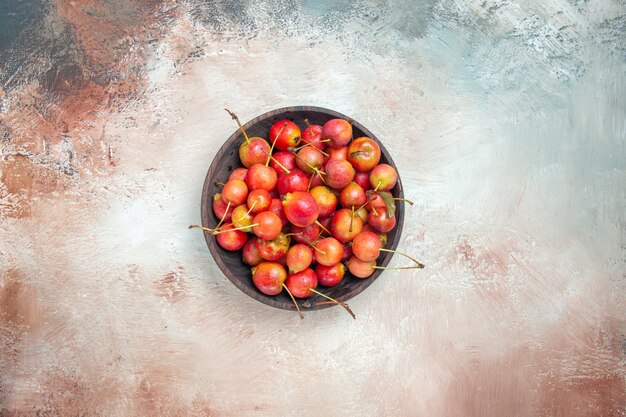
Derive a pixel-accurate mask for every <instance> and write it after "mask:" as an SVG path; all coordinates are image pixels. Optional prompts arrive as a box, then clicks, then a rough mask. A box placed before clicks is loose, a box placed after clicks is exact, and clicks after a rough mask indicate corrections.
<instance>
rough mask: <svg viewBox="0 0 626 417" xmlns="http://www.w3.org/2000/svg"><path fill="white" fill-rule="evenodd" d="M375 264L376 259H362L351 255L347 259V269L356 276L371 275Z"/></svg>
mask: <svg viewBox="0 0 626 417" xmlns="http://www.w3.org/2000/svg"><path fill="white" fill-rule="evenodd" d="M375 266H376V261H362V260H360V259H359V258H357V257H356V256H353V257H352V258H350V260H349V261H348V270H349V271H350V273H351V274H352V275H354V276H355V277H357V278H367V277H369V276H371V275H372V274H373V273H374V271H375V269H374V267H375Z"/></svg>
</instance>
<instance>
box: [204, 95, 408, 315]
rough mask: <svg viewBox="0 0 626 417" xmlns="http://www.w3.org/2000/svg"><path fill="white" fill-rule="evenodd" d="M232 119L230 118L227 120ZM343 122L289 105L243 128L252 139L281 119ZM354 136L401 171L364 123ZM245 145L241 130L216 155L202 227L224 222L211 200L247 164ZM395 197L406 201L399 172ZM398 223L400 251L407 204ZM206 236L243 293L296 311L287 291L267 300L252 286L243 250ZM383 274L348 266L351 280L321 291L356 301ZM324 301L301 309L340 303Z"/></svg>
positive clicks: (387, 257)
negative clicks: (361, 273)
mask: <svg viewBox="0 0 626 417" xmlns="http://www.w3.org/2000/svg"><path fill="white" fill-rule="evenodd" d="M227 117H228V116H227ZM335 118H341V119H345V120H350V118H349V117H348V116H346V115H343V114H341V113H338V112H336V111H333V110H328V109H324V108H321V107H313V106H295V107H285V108H282V109H277V110H272V111H270V112H267V113H264V114H262V115H260V116H258V117H256V118H255V119H253V120H251V121H249V122H248V123H246V124H245V125H244V128H245V130H246V133H247V134H248V136H250V137H252V136H260V137H262V138H265V139H267V138H268V134H269V129H270V127H271V126H272V125H273V124H274V123H275V122H277V121H279V120H282V119H288V120H291V121H293V122H294V123H296V124H297V125H298V126H300V128H304V127H305V123H304V119H308V120H309V122H310V123H311V124H319V125H323V124H324V123H325V122H326V121H328V120H330V119H335ZM352 128H353V136H354V138H357V137H360V136H368V137H370V138H372V139H374V140H375V141H376V142H377V143H378V145H379V146H380V150H381V154H382V155H381V159H380V163H387V164H389V165H391V166H393V167H394V168H396V170H397V167H396V165H395V164H394V163H393V160H392V159H391V155H389V152H387V149H385V147H384V146H383V144H382V143H381V142H380V141H379V140H378V139H377V138H376V136H374V135H373V134H372V132H370V131H369V130H367V129H366V128H365V127H364V126H363V125H361V124H360V123H359V122H357V121H353V125H352ZM243 141H244V138H243V134H242V133H241V131H240V130H239V129H237V130H236V131H235V132H234V133H233V134H232V135H230V137H229V138H228V140H227V141H226V143H224V145H223V146H222V148H221V149H220V150H219V151H218V152H217V154H216V155H215V158H214V159H213V162H212V163H211V167H210V168H209V172H208V173H207V176H206V179H205V181H204V187H203V188H202V204H201V207H202V208H201V210H202V212H201V216H202V225H203V226H204V227H208V228H212V227H215V226H216V225H217V222H218V221H219V219H217V218H216V216H215V214H214V213H213V208H212V201H213V196H214V195H215V193H218V192H219V191H220V187H217V186H215V184H214V183H215V181H226V180H227V178H228V176H229V175H230V173H231V172H232V171H233V170H234V169H235V168H237V167H240V166H243V165H242V164H241V161H240V160H239V146H240V145H241V143H242V142H243ZM392 194H393V195H394V196H395V197H404V193H403V191H402V181H401V180H400V174H399V173H398V183H397V185H396V186H395V187H394V188H393V190H392ZM396 220H397V225H396V227H395V228H394V230H392V231H391V232H390V233H388V234H387V236H388V240H387V246H386V247H387V248H389V249H396V248H397V246H398V242H399V241H400V235H401V233H402V227H403V224H404V204H398V205H397V206H396ZM204 238H205V239H206V242H207V245H208V247H209V251H210V252H211V255H213V258H214V259H215V262H216V263H217V265H218V266H219V267H220V269H221V270H222V272H223V273H224V275H226V277H227V278H228V279H229V280H230V281H231V282H232V283H233V284H235V286H236V287H237V288H239V289H240V290H241V291H243V292H244V293H246V294H247V295H249V296H250V297H252V298H254V299H255V300H258V301H260V302H262V303H264V304H267V305H269V306H272V307H276V308H281V309H284V310H295V307H294V305H293V303H292V301H291V299H290V298H289V296H288V295H287V294H286V293H285V291H283V292H282V293H281V294H279V295H276V296H268V295H265V294H263V293H261V292H260V291H258V290H257V289H256V287H255V286H254V284H253V283H252V272H251V269H250V266H248V265H246V264H244V263H243V261H242V260H241V251H236V252H229V251H227V250H224V249H222V248H221V247H220V246H219V245H218V244H217V242H216V241H215V237H214V236H213V235H211V233H209V232H204ZM392 256H393V253H389V252H381V256H380V257H379V258H378V260H377V264H378V265H380V266H385V265H387V264H389V262H390V261H391V258H392ZM382 272H383V271H382V270H380V269H377V270H376V271H375V272H374V274H373V275H372V276H370V277H369V278H366V279H360V278H356V277H354V276H353V275H351V274H350V273H349V272H348V270H347V268H346V276H345V277H344V279H343V280H342V281H341V283H340V284H339V285H337V286H336V287H331V288H324V287H322V289H321V290H322V291H323V292H324V293H325V294H327V295H329V296H330V297H332V298H334V299H336V300H341V301H348V300H350V299H351V298H352V297H354V296H356V295H357V294H359V293H361V292H362V291H364V290H365V289H366V288H367V287H369V286H370V285H372V283H373V282H374V280H376V279H377V278H378V277H379V276H380V274H381V273H382ZM320 301H325V300H324V299H323V298H322V297H320V296H318V295H315V294H314V295H313V296H312V297H310V298H308V299H306V300H299V304H300V307H301V309H302V310H319V309H323V308H327V307H332V306H334V305H335V304H318V303H319V302H320Z"/></svg>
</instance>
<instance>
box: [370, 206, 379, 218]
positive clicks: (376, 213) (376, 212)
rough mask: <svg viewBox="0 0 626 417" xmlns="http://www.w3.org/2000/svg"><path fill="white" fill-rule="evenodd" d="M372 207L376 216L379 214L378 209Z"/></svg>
mask: <svg viewBox="0 0 626 417" xmlns="http://www.w3.org/2000/svg"><path fill="white" fill-rule="evenodd" d="M371 209H372V211H373V212H374V216H378V211H376V209H375V208H374V207H371Z"/></svg>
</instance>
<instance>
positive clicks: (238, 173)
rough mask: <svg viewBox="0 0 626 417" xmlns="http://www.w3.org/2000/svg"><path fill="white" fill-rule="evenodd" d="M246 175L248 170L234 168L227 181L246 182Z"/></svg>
mask: <svg viewBox="0 0 626 417" xmlns="http://www.w3.org/2000/svg"><path fill="white" fill-rule="evenodd" d="M247 174H248V168H242V167H239V168H235V170H234V171H233V172H231V173H230V176H229V177H228V180H229V181H230V180H241V181H245V180H246V175H247Z"/></svg>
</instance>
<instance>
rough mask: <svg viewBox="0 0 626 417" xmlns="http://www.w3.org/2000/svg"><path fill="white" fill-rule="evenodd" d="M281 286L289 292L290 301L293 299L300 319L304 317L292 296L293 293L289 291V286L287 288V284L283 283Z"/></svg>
mask: <svg viewBox="0 0 626 417" xmlns="http://www.w3.org/2000/svg"><path fill="white" fill-rule="evenodd" d="M283 288H284V289H285V290H287V294H289V296H290V297H291V301H293V305H295V306H296V310H298V315H299V316H300V320H302V319H303V318H304V316H303V315H302V312H301V311H300V307H299V306H298V302H297V301H296V299H295V298H294V297H293V294H292V293H291V291H289V288H287V286H286V285H285V284H284V283H283Z"/></svg>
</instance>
